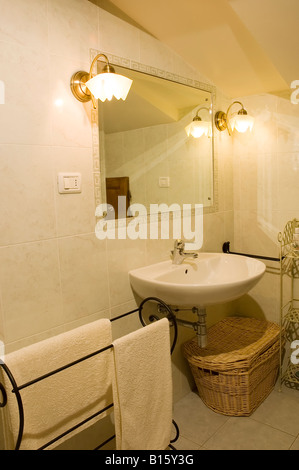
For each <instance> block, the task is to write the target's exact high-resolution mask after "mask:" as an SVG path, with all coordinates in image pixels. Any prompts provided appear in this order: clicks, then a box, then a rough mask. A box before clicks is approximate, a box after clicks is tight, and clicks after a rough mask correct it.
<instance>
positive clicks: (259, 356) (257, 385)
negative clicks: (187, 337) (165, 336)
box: [183, 317, 280, 416]
mask: <svg viewBox="0 0 299 470" xmlns="http://www.w3.org/2000/svg"><path fill="white" fill-rule="evenodd" d="M279 336H280V330H279V327H278V325H276V324H275V323H271V322H266V321H260V320H256V319H254V318H244V317H229V318H226V319H224V320H222V321H220V322H218V323H217V324H216V325H214V326H212V327H211V328H209V330H208V346H207V347H206V348H200V347H199V346H198V345H197V338H193V339H192V340H191V341H188V342H187V343H185V344H184V346H183V351H184V356H185V357H186V358H187V360H188V362H189V365H190V367H191V370H192V374H193V376H194V380H195V383H196V386H197V389H198V393H199V396H200V397H201V399H202V400H203V401H204V403H205V404H206V405H207V406H208V407H209V408H211V409H212V410H214V411H216V412H217V413H221V414H224V415H228V416H249V415H251V414H252V413H253V411H254V410H255V409H256V408H257V407H258V406H259V405H260V404H261V403H262V401H263V400H264V399H265V398H266V397H267V396H268V394H269V393H270V392H271V390H273V387H274V385H275V382H276V379H277V376H278V371H279V362H280V340H279Z"/></svg>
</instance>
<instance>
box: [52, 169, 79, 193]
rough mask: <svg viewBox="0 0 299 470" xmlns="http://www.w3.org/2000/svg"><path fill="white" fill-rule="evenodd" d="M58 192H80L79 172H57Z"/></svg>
mask: <svg viewBox="0 0 299 470" xmlns="http://www.w3.org/2000/svg"><path fill="white" fill-rule="evenodd" d="M58 191H59V193H60V194H67V193H81V173H58Z"/></svg>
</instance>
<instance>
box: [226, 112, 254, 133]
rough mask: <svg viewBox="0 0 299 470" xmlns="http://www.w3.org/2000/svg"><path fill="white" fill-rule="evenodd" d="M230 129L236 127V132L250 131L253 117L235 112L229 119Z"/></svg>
mask: <svg viewBox="0 0 299 470" xmlns="http://www.w3.org/2000/svg"><path fill="white" fill-rule="evenodd" d="M229 123H230V126H231V129H232V131H233V130H234V129H236V130H237V131H238V132H241V133H244V132H246V131H248V130H250V131H252V128H253V124H254V118H253V117H252V116H249V115H248V114H236V115H235V116H233V117H232V118H231V119H230V120H229Z"/></svg>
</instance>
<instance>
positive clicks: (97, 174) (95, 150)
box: [90, 49, 219, 222]
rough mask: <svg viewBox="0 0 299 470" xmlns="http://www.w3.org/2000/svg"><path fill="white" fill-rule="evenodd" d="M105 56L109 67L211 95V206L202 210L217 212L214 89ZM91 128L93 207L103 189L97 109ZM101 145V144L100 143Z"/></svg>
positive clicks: (156, 69)
mask: <svg viewBox="0 0 299 470" xmlns="http://www.w3.org/2000/svg"><path fill="white" fill-rule="evenodd" d="M100 52H101V51H98V50H96V49H91V50H90V61H91V62H92V61H93V59H94V57H95V56H96V55H97V54H99V53H100ZM105 55H106V56H107V57H108V60H109V62H110V63H111V65H116V66H117V65H119V66H120V67H125V68H128V69H131V70H135V71H137V72H141V73H145V74H148V75H153V76H155V77H158V78H163V79H166V80H170V81H172V82H176V83H181V84H182V85H187V86H190V87H193V88H197V89H199V90H202V91H207V92H209V93H211V103H212V110H213V114H212V122H213V127H212V158H213V204H212V205H211V206H208V207H204V208H203V213H204V214H209V213H213V212H217V211H218V204H219V201H218V160H217V156H216V154H215V143H214V137H215V134H214V119H213V116H214V109H215V100H216V87H215V86H213V85H210V84H207V83H203V82H200V81H198V80H193V79H191V78H188V77H182V76H180V75H176V74H174V73H171V72H168V71H167V70H162V69H158V68H156V67H153V66H151V65H146V64H142V63H140V62H137V61H135V60H131V59H127V58H124V57H120V56H116V55H113V54H109V53H106V52H105ZM96 67H97V64H95V70H94V73H95V74H96V73H98V71H97V68H96ZM91 127H92V160H93V181H94V194H95V207H97V206H98V205H99V204H101V203H102V202H103V193H102V191H103V188H102V181H101V141H100V134H99V113H98V109H93V108H92V109H91ZM102 144H103V143H102ZM117 220H118V222H119V221H120V220H126V221H130V220H132V218H128V217H127V218H126V219H117Z"/></svg>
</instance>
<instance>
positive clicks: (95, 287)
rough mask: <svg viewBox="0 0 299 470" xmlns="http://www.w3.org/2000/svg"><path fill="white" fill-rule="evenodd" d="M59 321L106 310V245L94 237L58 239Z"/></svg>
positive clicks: (66, 320) (92, 235)
mask: <svg viewBox="0 0 299 470" xmlns="http://www.w3.org/2000/svg"><path fill="white" fill-rule="evenodd" d="M58 244H59V259H60V271H61V289H62V300H63V321H64V322H69V321H73V320H74V319H77V318H81V317H87V316H88V315H91V314H92V313H95V312H99V311H102V310H105V309H107V308H108V307H109V297H108V276H107V274H108V273H107V253H106V242H105V241H100V240H98V239H97V238H96V237H95V235H94V234H89V235H81V236H76V237H67V238H63V239H60V240H59V241H58Z"/></svg>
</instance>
